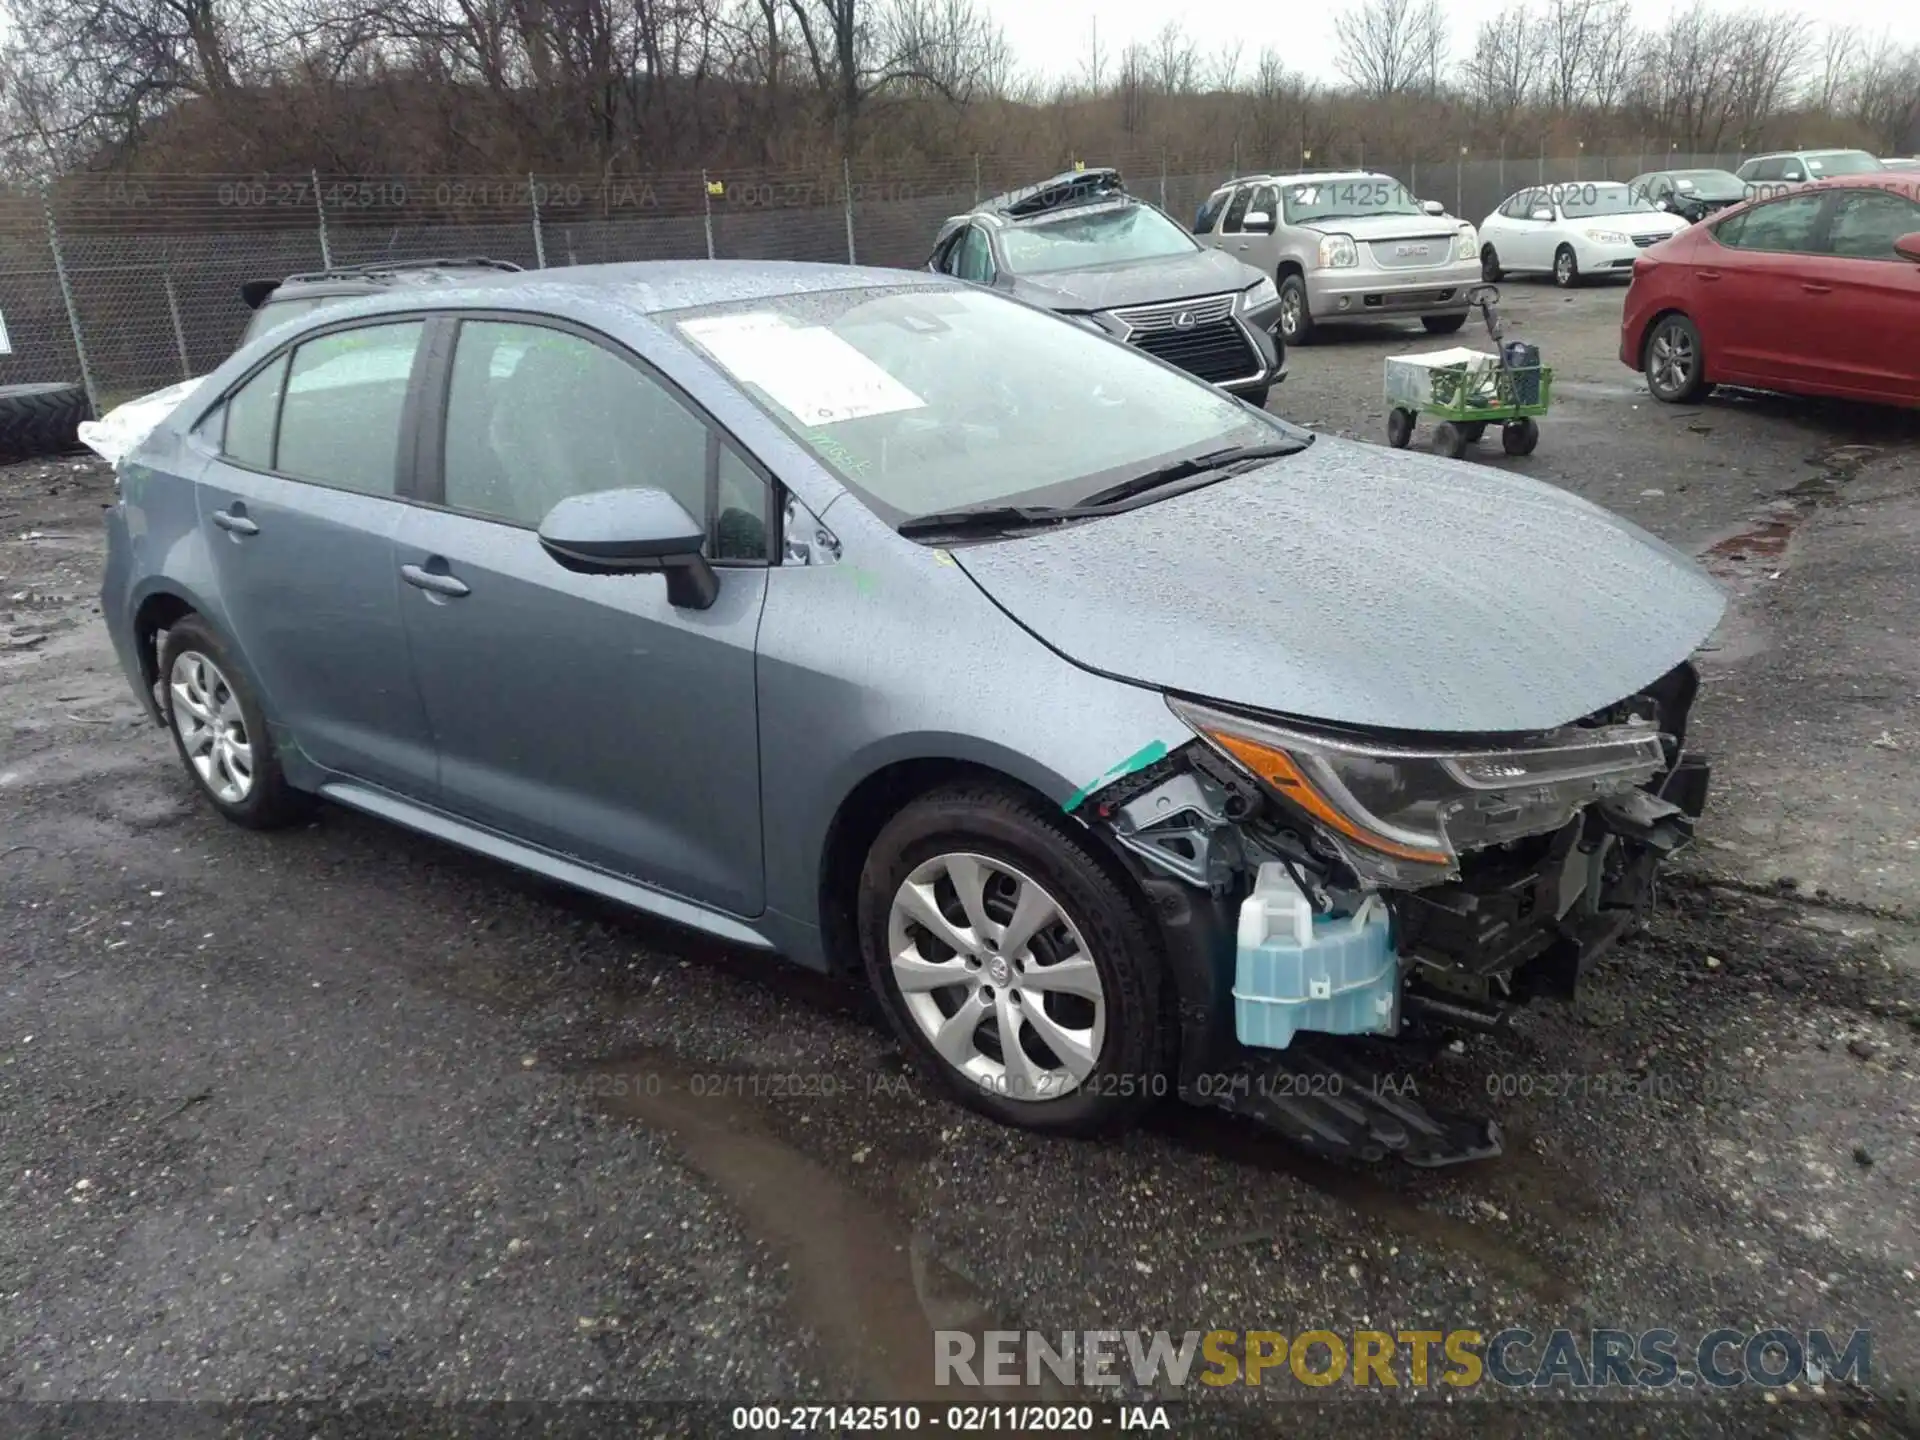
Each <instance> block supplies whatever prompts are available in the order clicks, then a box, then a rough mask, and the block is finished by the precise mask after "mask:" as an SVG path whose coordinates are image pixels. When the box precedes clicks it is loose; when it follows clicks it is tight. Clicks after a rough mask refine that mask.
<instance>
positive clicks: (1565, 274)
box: [1553, 245, 1580, 290]
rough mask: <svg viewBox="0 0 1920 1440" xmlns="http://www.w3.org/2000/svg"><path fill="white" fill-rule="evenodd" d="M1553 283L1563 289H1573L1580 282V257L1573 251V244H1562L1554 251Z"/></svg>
mask: <svg viewBox="0 0 1920 1440" xmlns="http://www.w3.org/2000/svg"><path fill="white" fill-rule="evenodd" d="M1553 283H1554V284H1556V285H1558V286H1559V287H1560V288H1561V289H1562V290H1571V289H1573V288H1574V287H1575V286H1576V285H1578V284H1579V283H1580V257H1579V256H1577V255H1575V254H1574V253H1573V247H1572V246H1571V245H1562V246H1561V247H1560V248H1559V249H1558V250H1556V251H1554V252H1553Z"/></svg>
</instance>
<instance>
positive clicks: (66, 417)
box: [0, 383, 92, 460]
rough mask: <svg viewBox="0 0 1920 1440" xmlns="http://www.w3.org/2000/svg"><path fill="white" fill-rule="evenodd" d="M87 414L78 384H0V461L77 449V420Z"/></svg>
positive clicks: (84, 400)
mask: <svg viewBox="0 0 1920 1440" xmlns="http://www.w3.org/2000/svg"><path fill="white" fill-rule="evenodd" d="M91 413H92V411H91V409H90V407H89V406H88V404H87V392H86V391H85V390H83V389H81V388H80V387H79V386H78V385H64V384H58V383H45V384H38V385H0V460H24V459H29V458H31V457H33V456H36V455H59V454H63V453H64V452H66V451H69V450H74V449H77V448H79V445H80V433H79V432H80V422H81V421H82V420H85V419H86V418H87V417H88V415H90V414H91Z"/></svg>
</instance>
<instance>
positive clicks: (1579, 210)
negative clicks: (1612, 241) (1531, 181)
mask: <svg viewBox="0 0 1920 1440" xmlns="http://www.w3.org/2000/svg"><path fill="white" fill-rule="evenodd" d="M1547 193H1548V194H1549V195H1551V196H1552V197H1553V198H1554V199H1555V200H1557V201H1559V202H1560V213H1561V214H1562V215H1564V216H1565V217H1566V218H1567V219H1569V220H1579V219H1582V218H1584V217H1586V216H1590V215H1630V214H1634V213H1637V212H1641V211H1651V210H1657V209H1658V208H1659V207H1658V206H1656V205H1654V204H1653V202H1652V201H1650V200H1647V199H1645V198H1644V197H1642V196H1638V195H1635V194H1634V193H1633V192H1632V191H1631V190H1629V189H1627V187H1626V186H1625V185H1622V184H1618V183H1615V184H1606V185H1594V184H1585V185H1549V186H1548V187H1547Z"/></svg>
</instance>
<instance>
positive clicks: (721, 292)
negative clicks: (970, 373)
mask: <svg viewBox="0 0 1920 1440" xmlns="http://www.w3.org/2000/svg"><path fill="white" fill-rule="evenodd" d="M953 283H954V282H952V281H950V280H948V279H946V278H945V277H943V276H939V275H934V274H930V273H928V272H926V271H915V270H883V269H880V268H879V267H877V266H871V265H824V264H815V263H813V262H811V261H803V260H626V261H618V262H615V263H612V264H605V265H560V266H555V267H553V268H552V269H547V270H518V271H496V272H481V271H476V272H473V273H470V274H464V275H459V276H456V277H452V278H451V282H450V283H449V284H447V285H446V286H445V287H444V288H443V287H435V288H436V289H442V288H443V293H444V295H445V297H446V298H448V299H454V298H456V297H459V298H465V299H478V300H480V301H487V300H498V301H500V302H502V303H503V305H505V306H509V307H514V308H517V307H518V306H520V305H523V304H525V303H526V302H528V301H529V300H532V301H539V300H540V299H542V298H543V297H550V298H553V299H556V300H566V301H569V302H573V303H575V304H577V303H579V302H581V301H585V302H587V303H589V304H590V303H592V302H593V301H595V300H601V301H604V302H606V303H608V304H612V305H616V306H618V307H620V308H622V309H625V310H629V311H634V312H638V313H640V314H644V315H654V314H660V313H662V312H665V311H670V310H691V309H694V308H697V307H699V306H702V305H719V304H723V303H725V302H727V301H730V300H734V301H753V300H765V299H773V298H776V297H779V296H785V295H805V294H816V293H821V292H825V291H830V290H866V289H876V288H880V287H887V288H895V289H897V288H899V287H901V286H907V285H912V286H927V287H930V288H938V287H942V286H948V285H951V284H953ZM408 288H409V289H411V287H408ZM399 293H400V292H399V291H397V290H396V289H394V288H393V287H382V288H379V289H375V290H370V291H368V292H366V294H367V298H368V299H369V301H372V300H374V299H376V298H379V299H391V298H393V297H394V296H396V295H397V294H399ZM408 298H409V299H412V298H414V297H413V296H412V295H410V294H409V295H408ZM434 298H435V300H436V301H437V300H438V299H440V298H441V297H440V296H439V295H436V296H435V297H434ZM358 308H359V307H356V310H357V309H358ZM366 308H367V309H368V310H369V312H372V311H375V310H378V309H379V308H381V307H380V306H378V305H373V304H369V305H368V306H367V307H366ZM530 308H535V307H530ZM327 313H328V314H329V315H334V314H344V313H351V312H344V311H336V310H333V309H329V310H328V312H327Z"/></svg>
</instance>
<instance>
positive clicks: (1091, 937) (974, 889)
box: [859, 786, 1168, 1134]
mask: <svg viewBox="0 0 1920 1440" xmlns="http://www.w3.org/2000/svg"><path fill="white" fill-rule="evenodd" d="M859 922H860V940H861V950H862V954H863V957H864V959H865V962H866V970H867V978H868V980H869V982H870V983H871V984H872V986H873V989H874V992H875V993H876V994H877V995H878V996H879V997H880V1002H881V1004H882V1005H883V1006H884V1007H885V1008H886V1011H887V1015H888V1018H889V1019H890V1020H891V1021H892V1022H893V1028H894V1030H895V1032H896V1033H897V1034H898V1035H899V1036H900V1040H901V1042H902V1044H903V1045H905V1047H906V1049H907V1052H908V1053H909V1054H910V1055H911V1056H912V1057H913V1059H914V1062H915V1063H916V1064H917V1065H918V1066H919V1068H920V1069H921V1070H922V1071H923V1072H924V1073H925V1074H926V1075H927V1076H928V1078H929V1079H931V1080H932V1081H933V1082H934V1083H935V1084H937V1085H939V1086H940V1087H941V1088H942V1089H944V1090H946V1091H947V1093H948V1094H949V1095H951V1096H952V1097H953V1098H954V1099H956V1100H958V1101H959V1102H960V1103H961V1104H963V1105H966V1106H968V1107H970V1108H971V1109H974V1110H978V1111H980V1112H981V1113H982V1114H985V1115H989V1116H992V1117H993V1118H994V1119H996V1120H999V1121H1002V1122H1003V1123H1006V1124H1012V1125H1021V1126H1025V1127H1028V1128H1030V1129H1035V1130H1045V1131H1054V1132H1061V1133H1070V1134H1091V1133H1097V1132H1101V1131H1106V1130H1111V1129H1115V1128H1118V1127H1119V1126H1121V1125H1124V1124H1126V1123H1128V1122H1130V1121H1131V1120H1133V1119H1135V1118H1137V1117H1138V1115H1139V1114H1140V1113H1141V1112H1142V1111H1143V1110H1144V1109H1145V1107H1146V1106H1147V1105H1148V1104H1149V1103H1150V1102H1151V1101H1152V1100H1153V1099H1154V1098H1155V1097H1156V1096H1158V1095H1161V1094H1164V1093H1166V1092H1167V1089H1168V1075H1167V1068H1166V1062H1165V1056H1164V1053H1163V1052H1164V1048H1165V1047H1164V1043H1163V1039H1162V1029H1161V1023H1160V1011H1159V1000H1160V992H1161V976H1162V973H1163V972H1162V965H1161V959H1160V951H1159V944H1158V940H1157V937H1156V936H1155V934H1154V933H1153V931H1152V930H1151V928H1150V926H1149V922H1148V921H1147V920H1146V918H1145V917H1144V916H1143V914H1142V913H1141V911H1140V910H1139V909H1138V908H1137V907H1136V906H1135V905H1134V904H1133V902H1132V899H1131V897H1130V896H1129V895H1128V894H1127V893H1126V892H1125V891H1124V890H1123V889H1122V888H1121V886H1120V884H1119V883H1117V882H1116V880H1115V878H1114V877H1113V876H1112V875H1111V874H1110V873H1109V872H1108V870H1107V869H1106V868H1105V867H1104V866H1103V865H1101V863H1100V862H1099V861H1098V860H1097V859H1096V858H1095V857H1094V855H1093V854H1092V853H1091V852H1090V851H1089V850H1088V849H1087V848H1086V847H1085V846H1084V845H1083V843H1082V842H1081V841H1080V840H1079V839H1078V838H1076V837H1075V836H1074V835H1073V834H1072V832H1071V831H1069V830H1068V829H1067V828H1066V827H1065V826H1063V825H1061V824H1060V823H1059V822H1058V821H1057V820H1056V819H1054V818H1053V816H1052V815H1051V814H1049V813H1048V811H1047V810H1046V809H1045V808H1044V807H1043V806H1041V805H1040V804H1038V803H1036V802H1034V801H1031V800H1028V799H1026V798H1024V797H1022V796H1019V795H1016V794H1014V793H1012V792H1009V791H1005V790H1000V789H996V788H993V787H989V786H957V787H954V788H951V789H945V790H939V791H936V792H934V793H933V794H930V795H927V796H925V797H923V798H922V799H919V800H916V801H914V802H913V803H912V804H911V805H909V806H907V808H906V809H904V810H902V811H901V812H900V813H899V814H898V815H896V816H895V817H894V818H893V819H892V820H890V821H889V822H888V823H887V825H886V826H885V828H884V829H882V830H881V832H880V834H879V836H878V837H877V838H876V839H875V840H874V843H873V848H872V850H871V851H869V852H868V855H867V863H866V868H865V869H864V871H863V872H862V873H861V876H860V896H859Z"/></svg>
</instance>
